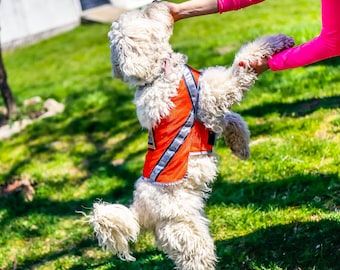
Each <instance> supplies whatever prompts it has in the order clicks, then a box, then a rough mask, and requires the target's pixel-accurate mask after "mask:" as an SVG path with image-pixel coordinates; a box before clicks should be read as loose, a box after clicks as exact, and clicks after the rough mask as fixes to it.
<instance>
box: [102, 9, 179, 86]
mask: <svg viewBox="0 0 340 270" xmlns="http://www.w3.org/2000/svg"><path fill="white" fill-rule="evenodd" d="M173 23H174V22H173V18H172V16H171V14H170V11H169V9H168V7H167V6H166V5H165V4H162V3H152V4H150V5H148V6H146V7H145V8H143V9H142V10H133V11H130V12H127V13H124V14H122V15H121V16H120V17H119V19H118V20H117V21H115V22H113V23H112V26H111V30H110V32H109V34H108V36H109V39H110V48H111V62H112V70H113V76H114V77H117V78H120V79H122V80H123V81H125V82H128V83H129V84H130V85H145V84H147V83H151V82H153V81H154V80H155V78H157V77H159V76H160V75H161V74H162V72H164V63H165V61H166V59H168V58H169V55H170V54H171V53H172V49H171V46H170V44H169V39H170V37H171V35H172V30H173Z"/></svg>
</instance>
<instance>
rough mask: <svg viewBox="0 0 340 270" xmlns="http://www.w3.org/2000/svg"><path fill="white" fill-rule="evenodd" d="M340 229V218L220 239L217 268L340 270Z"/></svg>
mask: <svg viewBox="0 0 340 270" xmlns="http://www.w3.org/2000/svg"><path fill="white" fill-rule="evenodd" d="M339 231H340V223H339V222H337V221H332V220H321V221H318V222H294V223H291V224H285V225H279V226H274V227H270V228H264V229H260V230H258V231H255V232H253V233H251V234H247V235H245V236H242V237H236V238H232V239H230V240H225V241H218V242H217V243H216V245H217V254H218V256H219V258H220V263H219V265H218V267H217V269H220V270H233V269H235V270H240V269H244V270H248V269H249V270H250V269H273V270H274V269H278V268H275V267H281V268H282V269H303V270H307V269H310V270H311V269H320V270H321V269H327V270H335V269H339V268H338V263H339V262H338V259H339V252H340V234H339V233H338V232H339ZM255 267H257V268H255Z"/></svg>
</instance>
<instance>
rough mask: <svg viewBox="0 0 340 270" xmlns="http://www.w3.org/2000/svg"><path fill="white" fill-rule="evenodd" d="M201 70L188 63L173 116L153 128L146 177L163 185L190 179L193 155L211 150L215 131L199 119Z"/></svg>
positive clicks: (147, 179) (144, 171)
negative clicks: (189, 171)
mask: <svg viewBox="0 0 340 270" xmlns="http://www.w3.org/2000/svg"><path fill="white" fill-rule="evenodd" d="M199 76H200V72H199V71H197V70H194V69H192V68H190V67H188V66H186V67H185V69H184V74H183V77H182V79H181V81H180V84H179V87H178V89H177V90H178V95H177V96H175V97H173V98H172V99H171V100H172V102H173V103H174V105H175V106H174V108H173V109H172V110H171V111H170V114H169V116H167V117H166V118H164V119H162V120H161V122H160V123H159V124H158V125H157V126H156V127H154V128H153V129H152V130H149V141H148V144H149V147H148V151H147V154H146V157H145V163H144V168H143V176H142V179H143V180H146V181H149V182H153V183H155V184H161V185H172V184H177V183H180V182H182V181H184V180H185V179H186V176H187V171H188V160H189V154H190V153H192V154H195V153H200V154H204V153H206V154H207V153H210V152H211V151H212V147H213V144H214V141H215V134H214V133H213V132H212V131H210V130H209V129H207V128H206V127H205V126H204V125H203V124H202V123H201V122H200V121H199V120H198V119H197V118H196V114H197V107H198V106H197V104H198V98H199Z"/></svg>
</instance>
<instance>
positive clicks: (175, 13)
mask: <svg viewBox="0 0 340 270" xmlns="http://www.w3.org/2000/svg"><path fill="white" fill-rule="evenodd" d="M162 3H164V4H165V5H166V6H167V7H168V8H169V10H170V13H171V16H172V17H173V18H174V21H178V20H179V17H178V12H179V11H178V7H177V4H176V3H172V2H167V1H163V2H162Z"/></svg>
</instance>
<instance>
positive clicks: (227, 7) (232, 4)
mask: <svg viewBox="0 0 340 270" xmlns="http://www.w3.org/2000/svg"><path fill="white" fill-rule="evenodd" d="M263 1H264V0H218V11H219V12H220V13H223V12H227V11H231V10H237V9H241V8H245V7H248V6H251V5H255V4H258V3H260V2H263Z"/></svg>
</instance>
